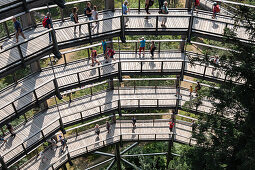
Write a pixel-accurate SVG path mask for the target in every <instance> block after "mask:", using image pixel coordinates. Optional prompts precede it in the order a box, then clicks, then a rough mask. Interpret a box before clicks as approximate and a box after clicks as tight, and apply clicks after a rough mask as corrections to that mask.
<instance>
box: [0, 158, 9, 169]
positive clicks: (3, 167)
mask: <svg viewBox="0 0 255 170" xmlns="http://www.w3.org/2000/svg"><path fill="white" fill-rule="evenodd" d="M0 163H1V164H2V169H3V170H8V168H7V165H6V164H5V162H4V159H3V157H2V156H1V155H0Z"/></svg>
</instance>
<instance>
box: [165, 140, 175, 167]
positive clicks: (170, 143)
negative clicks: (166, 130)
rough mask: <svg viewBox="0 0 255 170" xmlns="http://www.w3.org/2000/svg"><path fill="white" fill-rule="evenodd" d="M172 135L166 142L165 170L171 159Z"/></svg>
mask: <svg viewBox="0 0 255 170" xmlns="http://www.w3.org/2000/svg"><path fill="white" fill-rule="evenodd" d="M173 140H174V135H172V137H171V139H170V140H169V141H168V152H167V162H166V169H168V165H169V163H170V160H171V159H172V154H171V152H172V146H173Z"/></svg>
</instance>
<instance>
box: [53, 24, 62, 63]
mask: <svg viewBox="0 0 255 170" xmlns="http://www.w3.org/2000/svg"><path fill="white" fill-rule="evenodd" d="M50 32H51V37H52V42H53V54H54V55H55V57H57V58H58V59H60V58H62V55H61V53H60V52H59V48H58V42H57V37H56V33H55V30H53V29H52V30H51V31H50Z"/></svg>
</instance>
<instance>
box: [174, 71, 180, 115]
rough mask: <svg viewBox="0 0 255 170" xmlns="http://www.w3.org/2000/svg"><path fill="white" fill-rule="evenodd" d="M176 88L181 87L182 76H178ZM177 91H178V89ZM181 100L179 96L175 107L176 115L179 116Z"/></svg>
mask: <svg viewBox="0 0 255 170" xmlns="http://www.w3.org/2000/svg"><path fill="white" fill-rule="evenodd" d="M175 86H176V87H177V86H179V87H180V76H179V75H177V76H176V81H175ZM176 90H177V89H176ZM179 102H180V99H179V96H178V95H177V99H176V106H175V113H176V114H178V110H179V105H180V103H179Z"/></svg>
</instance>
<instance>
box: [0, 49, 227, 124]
mask: <svg viewBox="0 0 255 170" xmlns="http://www.w3.org/2000/svg"><path fill="white" fill-rule="evenodd" d="M187 54H188V55H189V56H192V55H194V54H192V53H190V54H189V53H187ZM184 56H185V55H184V53H180V52H178V51H171V52H161V53H160V55H158V54H157V53H156V54H155V57H154V60H152V59H151V58H150V55H149V54H146V56H145V57H139V56H138V55H136V54H135V53H134V52H122V53H121V55H120V58H121V60H120V61H121V72H122V74H123V75H130V74H136V75H137V74H138V75H139V74H142V75H145V74H154V75H155V74H156V75H164V74H168V75H169V74H173V75H176V74H181V69H182V62H183V61H184ZM115 57H117V58H116V59H117V60H119V58H118V54H116V56H115ZM99 60H100V61H101V62H102V63H104V61H103V57H100V58H99ZM185 63H186V64H185V69H184V75H186V74H187V75H189V76H194V77H198V78H202V79H203V78H207V79H208V80H218V81H224V80H225V75H224V71H223V70H214V69H213V66H207V67H206V70H205V66H203V65H200V64H199V63H197V64H196V63H195V65H194V64H192V65H191V64H189V60H188V58H187V57H186V60H185ZM99 69H100V76H101V80H102V78H104V77H105V76H110V77H112V76H116V75H117V74H118V72H119V70H118V63H116V64H108V65H106V64H105V65H101V66H100V67H98V68H94V69H93V68H91V66H90V65H89V63H88V62H87V61H83V60H81V61H77V62H73V63H70V64H68V65H67V66H64V65H61V66H57V67H55V69H54V71H55V74H56V77H57V82H58V86H59V89H60V91H63V90H66V89H70V88H73V87H78V86H80V85H81V84H79V81H78V76H77V73H78V74H79V78H80V83H82V84H83V85H84V84H88V83H91V82H93V81H96V80H99V79H100V77H99ZM204 73H205V75H204ZM53 79H54V76H53V72H52V70H51V69H45V70H43V71H42V72H40V73H36V74H33V75H31V76H29V77H27V78H25V79H23V80H22V81H20V82H18V84H13V85H10V86H8V87H7V88H5V89H2V90H1V91H0V102H1V103H5V105H2V106H1V110H0V113H1V114H0V121H1V125H3V124H4V122H6V121H8V120H10V119H11V118H12V117H15V116H16V115H17V114H22V113H24V112H25V111H27V110H29V109H30V108H31V107H32V106H33V105H35V104H36V103H37V99H38V100H40V101H43V100H45V99H47V98H49V97H51V96H52V95H53V94H54V92H55V87H54V83H53ZM226 80H229V78H226ZM35 94H36V95H35ZM35 96H36V97H35ZM12 103H13V104H12ZM14 107H15V109H16V111H17V113H16V111H15V109H14Z"/></svg>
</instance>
